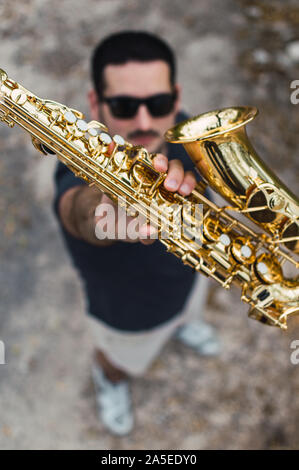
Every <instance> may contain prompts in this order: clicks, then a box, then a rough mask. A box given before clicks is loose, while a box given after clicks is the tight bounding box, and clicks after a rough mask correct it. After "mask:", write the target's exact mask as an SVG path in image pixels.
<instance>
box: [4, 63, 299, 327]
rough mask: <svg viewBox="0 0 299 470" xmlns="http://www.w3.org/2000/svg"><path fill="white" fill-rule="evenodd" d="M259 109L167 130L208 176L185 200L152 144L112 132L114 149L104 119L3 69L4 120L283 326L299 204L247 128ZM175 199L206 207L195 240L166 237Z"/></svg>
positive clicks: (290, 310)
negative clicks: (207, 192)
mask: <svg viewBox="0 0 299 470" xmlns="http://www.w3.org/2000/svg"><path fill="white" fill-rule="evenodd" d="M256 114H257V109H256V108H253V107H232V108H225V109H221V110H216V111H212V112H209V113H205V114H202V115H199V116H196V117H194V118H191V119H188V120H186V121H184V122H182V123H180V124H178V125H177V126H175V127H174V128H172V129H169V130H168V131H167V132H166V134H165V138H166V140H167V141H168V142H176V143H181V144H182V145H184V147H185V149H186V151H187V152H188V154H189V155H190V157H191V159H192V161H193V162H194V165H195V167H196V168H197V170H198V171H199V173H200V175H201V176H202V181H201V182H200V183H198V185H197V187H196V188H195V190H194V191H193V192H192V194H191V195H190V196H188V197H183V196H181V195H179V194H178V193H170V192H168V191H167V190H166V189H165V187H164V186H163V181H164V179H165V177H166V175H165V174H161V173H158V172H157V171H156V170H155V169H154V167H153V165H152V155H150V154H148V152H147V151H146V149H145V148H143V147H140V146H138V147H133V146H132V145H131V144H130V143H129V142H126V141H125V140H124V139H122V138H121V137H120V136H114V137H113V140H114V144H115V147H114V149H113V151H112V153H111V152H109V151H108V146H109V144H110V143H111V141H112V139H111V137H110V136H109V134H108V133H107V132H108V129H107V128H106V127H105V126H104V125H103V124H101V123H99V122H97V121H90V122H89V123H87V122H85V121H84V120H83V118H84V115H83V114H82V113H81V112H79V111H77V110H74V109H70V108H68V107H66V106H65V105H62V104H60V103H56V102H54V101H50V100H46V99H41V98H38V97H37V96H35V95H34V94H33V93H32V92H30V91H28V90H26V89H25V88H24V87H23V86H21V85H20V84H19V83H17V82H15V81H14V80H12V79H10V78H9V77H8V76H7V74H6V73H5V72H4V71H3V70H0V120H1V121H3V122H5V123H7V124H8V126H9V127H13V126H14V125H15V124H17V125H19V126H20V127H22V128H23V129H24V130H25V131H27V132H29V134H30V135H31V139H32V143H33V145H34V147H35V148H36V149H37V150H38V151H39V152H41V153H42V154H56V156H57V157H58V158H59V159H60V160H61V161H62V162H63V163H64V164H65V165H67V166H68V167H69V168H70V170H72V171H73V172H74V174H75V175H76V176H78V177H80V178H83V179H84V180H85V181H86V182H87V183H88V184H91V185H95V186H96V187H97V188H99V189H100V190H102V191H103V192H105V193H106V194H108V195H109V196H110V197H111V198H112V199H113V200H115V201H117V202H118V203H120V204H123V205H124V207H125V209H126V210H127V211H128V212H129V213H130V215H132V214H133V212H134V214H135V215H136V214H138V213H141V214H144V215H145V216H146V219H147V220H148V221H149V222H150V223H153V224H154V225H155V226H156V228H157V231H158V238H159V239H160V241H161V242H162V243H163V244H164V245H165V246H166V248H167V250H168V251H169V252H171V253H173V254H174V255H176V256H178V257H179V258H180V259H181V260H182V262H183V263H185V264H188V265H189V266H191V267H193V268H194V269H195V270H196V271H198V272H201V273H203V274H205V275H206V276H209V277H211V278H213V279H215V280H216V281H217V282H219V283H220V284H221V285H222V286H223V287H224V288H226V289H229V288H230V287H231V286H232V285H233V284H235V285H237V286H238V287H239V288H240V289H241V300H242V301H243V302H245V303H248V305H249V316H250V317H251V318H255V319H256V320H259V321H261V322H263V323H266V324H269V325H276V326H279V327H281V328H283V329H286V328H287V318H288V316H290V315H293V314H295V313H299V277H298V274H293V273H292V274H291V275H290V274H288V275H287V270H286V269H285V268H286V266H288V267H291V268H292V270H293V271H294V272H295V271H296V270H298V267H299V262H298V258H296V256H297V254H298V253H299V202H298V199H297V198H296V197H295V196H294V195H293V194H292V193H291V192H290V191H289V190H288V189H287V188H286V186H285V185H284V184H283V183H282V182H281V181H280V180H279V179H278V178H277V177H276V176H275V175H274V174H273V173H272V172H271V170H270V169H269V168H267V167H266V165H265V164H264V163H263V162H262V161H261V159H260V158H259V157H258V155H257V154H256V152H255V150H254V149H253V147H252V145H251V143H250V142H249V140H248V138H247V136H246V130H245V125H246V124H247V123H249V122H250V121H251V120H252V119H254V117H255V116H256ZM207 185H209V186H210V187H211V188H212V189H213V190H214V191H216V192H218V193H219V194H220V195H221V196H222V197H223V198H224V199H225V200H226V201H228V203H229V205H228V206H224V207H218V206H217V205H215V204H214V203H213V202H211V201H210V200H208V199H207V198H206V197H205V196H204V189H205V187H206V186H207ZM173 202H175V203H176V204H177V205H179V206H182V207H183V206H184V208H185V206H186V205H187V207H190V204H202V205H203V217H202V218H201V220H200V227H199V221H198V220H195V221H194V220H193V222H195V223H194V224H193V225H192V227H193V232H192V230H191V232H192V233H191V236H190V233H189V234H188V236H187V235H186V234H185V235H182V236H181V237H180V238H177V237H175V236H174V235H173V233H175V230H172V232H171V233H170V231H169V233H168V236H167V237H165V236H164V237H162V223H161V221H163V217H164V216H165V214H168V218H169V216H170V220H171V223H172V229H174V228H175V227H174V226H175V223H176V221H175V218H174V215H171V210H172V209H171V205H172V204H173ZM183 210H184V209H183ZM132 211H133V212H132ZM188 214H189V218H191V219H194V215H192V212H190V211H189V212H188ZM171 217H172V218H171ZM242 218H243V219H244V221H243V220H242ZM240 219H241V220H240ZM249 221H250V222H249ZM253 227H254V228H253ZM163 230H164V231H165V226H164V227H163ZM194 232H195V233H194ZM296 259H297V261H296ZM297 272H298V271H297Z"/></svg>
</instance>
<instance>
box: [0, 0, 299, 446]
mask: <svg viewBox="0 0 299 470" xmlns="http://www.w3.org/2000/svg"><path fill="white" fill-rule="evenodd" d="M0 19H1V21H0V40H1V42H0V50H1V56H0V57H1V59H0V61H1V62H0V67H2V68H4V69H5V70H6V71H7V72H8V73H9V74H10V75H11V76H12V77H13V78H15V79H16V80H18V81H20V82H22V84H23V85H24V86H26V87H27V88H29V89H30V90H32V91H34V92H35V93H36V94H37V95H40V96H43V97H47V98H49V99H54V100H56V101H60V102H63V103H66V104H69V105H70V106H72V107H77V108H78V109H81V110H83V111H84V110H86V100H85V94H86V91H87V90H88V86H89V83H88V66H89V57H90V52H91V48H92V47H93V45H94V44H95V43H96V42H97V41H98V40H99V39H100V38H102V37H104V36H105V35H106V34H109V33H111V32H114V31H118V30H123V29H131V28H133V29H146V30H148V31H153V32H157V33H159V34H162V36H163V37H164V38H165V39H167V40H168V41H169V42H170V43H171V44H172V46H173V47H174V49H175V51H176V52H177V55H178V66H179V79H180V82H181V83H182V84H183V87H184V102H185V108H186V109H187V110H188V111H189V112H191V113H194V114H198V113H200V112H204V111H206V110H209V109H213V108H218V107H222V106H226V105H232V104H250V105H256V106H257V107H258V108H259V109H260V116H259V118H258V119H256V120H255V122H254V123H252V124H251V125H250V126H249V127H250V129H249V133H250V135H251V140H252V141H253V142H254V144H255V147H256V148H257V149H258V151H259V154H260V155H261V156H262V158H263V159H264V160H265V161H266V162H267V164H268V165H269V166H270V167H271V168H273V170H274V171H275V172H276V173H277V174H278V175H279V176H280V177H281V178H282V179H283V180H284V181H285V182H286V183H287V184H288V186H289V187H290V188H291V189H292V190H293V191H296V190H298V180H299V179H298V153H299V140H298V132H299V104H298V105H297V106H296V105H294V104H292V103H291V101H290V95H291V91H292V90H291V88H290V84H291V82H292V81H293V80H296V79H299V35H298V27H299V7H298V2H296V1H295V0H294V1H291V0H284V1H283V2H282V1H278V0H264V1H263V2H260V1H257V0H250V1H249V0H239V1H233V0H222V1H217V0H189V1H188V2H181V1H178V0H171V1H170V0H165V1H157V0H152V1H151V2H150V3H149V2H147V1H145V0H139V1H138V0H128V1H121V0H109V1H108V0H86V1H85V2H84V3H82V2H80V1H78V0H72V1H71V0H59V1H58V0H52V1H46V0H23V1H20V0H9V1H6V0H3V1H1V3H0ZM0 150H1V159H0V197H1V199H0V219H1V226H0V254H1V270H0V296H1V304H0V312H1V316H0V318H1V322H0V340H2V341H3V342H4V344H5V350H6V351H5V352H6V364H5V365H0V447H1V448H2V449H41V448H43V449H91V448H97V449H216V448H222V449H245V448H257V449H277V448H290V449H294V448H298V445H299V437H298V436H299V424H298V423H299V393H298V392H299V365H292V364H291V362H290V353H291V351H292V350H291V349H290V343H291V341H292V340H294V339H299V324H298V321H296V320H295V319H294V320H292V321H291V322H290V327H289V330H288V332H287V333H283V332H282V331H279V330H278V329H273V328H267V327H265V326H263V325H260V324H258V323H256V322H254V321H252V320H248V319H247V316H246V307H245V306H244V305H241V303H240V301H239V294H238V292H237V291H233V292H231V293H229V292H226V291H224V290H222V289H221V288H219V287H217V286H215V285H214V284H212V288H211V293H210V300H209V304H208V306H207V309H206V313H205V317H206V318H207V319H208V320H209V321H210V322H211V323H212V324H213V325H215V327H216V328H217V330H218V332H219V336H220V337H221V340H222V343H223V350H222V353H221V355H220V356H219V357H217V358H203V357H198V355H197V354H196V353H195V352H193V351H190V350H189V349H188V348H186V347H184V346H182V345H181V344H178V343H177V342H175V341H174V340H173V341H171V342H170V343H169V344H168V345H167V346H166V348H165V349H164V350H163V353H162V354H161V356H160V357H159V358H158V359H157V361H156V362H155V363H154V364H153V366H152V368H151V369H150V370H149V371H148V373H147V374H146V375H145V376H144V377H143V378H140V379H137V380H135V381H134V382H133V384H132V388H133V398H134V403H135V409H136V428H135V430H134V431H133V433H132V434H131V435H130V436H128V437H124V438H114V437H111V436H110V435H109V434H107V432H105V430H104V428H103V427H102V425H101V424H100V423H99V422H98V420H97V416H96V407H95V399H94V395H93V390H92V386H91V379H90V364H91V355H90V353H91V349H92V342H91V335H90V332H89V331H88V330H87V326H86V324H85V318H84V315H83V311H84V299H83V295H82V290H81V285H80V280H79V279H78V277H77V275H76V273H75V272H74V271H73V269H72V267H71V264H70V261H69V258H68V256H67V254H66V252H65V250H64V246H63V243H62V240H61V238H60V234H59V230H58V226H57V223H56V220H55V219H54V216H53V213H52V208H51V204H52V199H53V180H52V174H53V170H54V165H55V159H54V158H53V159H52V158H40V157H39V155H37V154H36V153H35V151H34V150H33V147H32V146H31V143H30V140H29V138H28V136H27V135H24V133H22V132H21V130H20V129H13V130H10V129H8V127H6V126H4V125H3V124H2V125H0ZM297 192H298V191H297Z"/></svg>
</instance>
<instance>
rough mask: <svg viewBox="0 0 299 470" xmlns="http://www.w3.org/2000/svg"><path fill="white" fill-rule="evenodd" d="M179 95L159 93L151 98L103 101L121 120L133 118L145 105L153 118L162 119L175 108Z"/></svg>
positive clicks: (121, 98)
mask: <svg viewBox="0 0 299 470" xmlns="http://www.w3.org/2000/svg"><path fill="white" fill-rule="evenodd" d="M176 97H177V94H176V92H175V91H174V92H173V93H159V94H158V95H153V96H150V97H149V98H135V97H134V96H112V97H111V98H109V97H103V98H102V101H104V102H105V103H107V104H108V106H109V108H110V111H111V114H113V116H114V117H116V118H120V119H130V118H133V117H134V116H135V115H136V113H137V111H138V108H139V106H140V105H141V104H145V105H146V107H147V109H148V110H149V112H150V114H151V115H152V116H153V117H161V116H166V115H167V114H169V113H170V112H171V111H172V110H173V107H174V103H175V100H176Z"/></svg>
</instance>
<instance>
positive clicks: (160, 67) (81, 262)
mask: <svg viewBox="0 0 299 470" xmlns="http://www.w3.org/2000/svg"><path fill="white" fill-rule="evenodd" d="M92 80H93V86H94V88H93V89H92V90H91V91H90V92H89V94H88V100H89V106H90V114H91V117H92V118H93V119H95V120H98V121H100V122H102V123H104V124H106V125H107V127H108V129H109V133H110V135H111V136H113V135H114V134H119V135H121V136H122V137H124V138H125V139H126V140H128V141H129V142H131V143H132V144H134V145H142V146H144V147H145V148H146V149H147V150H148V151H149V152H150V153H158V154H157V156H156V157H155V158H154V160H153V164H154V167H155V169H156V170H157V171H161V172H167V173H168V174H167V177H166V179H165V181H164V183H163V184H164V186H165V188H166V189H168V190H169V191H178V192H179V193H180V194H181V195H183V196H185V195H188V194H190V193H191V192H192V190H193V189H194V187H195V185H196V178H195V175H194V173H193V172H192V169H193V164H192V162H191V160H190V158H189V157H188V156H187V154H186V153H185V151H184V149H183V147H182V146H180V145H170V144H166V143H165V141H164V139H163V134H164V132H165V131H166V130H167V129H168V128H169V127H171V126H173V125H174V124H175V121H180V120H182V119H184V118H186V117H187V116H185V115H184V114H183V113H181V112H179V110H180V88H179V86H178V85H177V84H176V82H175V61H174V56H173V53H172V51H171V50H170V49H169V47H168V46H167V45H166V44H165V43H164V42H163V41H161V40H160V39H159V38H157V37H156V36H153V35H151V34H148V33H143V32H123V33H119V34H115V35H113V36H110V37H108V38H107V39H105V40H104V41H103V42H102V43H100V44H99V45H98V47H97V48H96V49H95V52H94V55H93V58H92ZM166 155H167V156H169V157H170V160H168V158H167V157H166ZM184 167H185V169H184ZM56 185H57V194H56V199H55V210H56V213H57V215H58V216H59V220H60V222H61V226H62V231H63V235H64V238H65V241H66V244H67V247H68V249H69V251H70V253H71V256H72V258H73V261H74V264H75V266H76V267H77V269H78V270H79V272H80V274H81V277H82V279H83V282H84V285H85V289H86V294H87V299H88V312H89V315H88V318H89V322H90V324H91V326H92V329H93V332H94V334H95V337H96V343H97V347H96V351H95V357H94V365H93V379H94V383H95V387H96V392H97V401H98V405H99V412H100V417H101V419H102V421H103V422H104V424H105V426H106V427H107V428H108V429H109V430H110V431H111V432H113V433H114V434H118V435H123V434H126V433H128V432H129V431H130V430H131V429H132V426H133V415H132V409H131V400H130V393H129V387H128V377H129V376H134V375H140V374H142V373H144V371H145V370H147V368H148V367H149V365H150V364H151V362H152V361H153V359H154V358H155V357H156V355H157V354H158V352H159V351H160V350H161V348H162V346H163V345H164V344H165V342H166V341H167V340H168V339H169V338H170V337H171V335H173V334H174V332H175V331H176V330H177V329H178V327H179V326H182V325H183V323H186V321H190V320H191V317H190V309H189V313H188V311H187V312H186V301H187V299H188V296H189V295H190V292H191V289H192V288H195V280H196V278H197V275H195V274H194V271H193V270H192V269H191V268H189V267H187V266H184V265H183V263H182V262H181V261H180V260H179V259H177V258H176V257H175V256H173V255H170V254H168V253H167V252H166V250H165V248H164V246H163V245H162V244H161V243H160V242H159V241H155V242H154V243H153V240H151V239H149V236H148V235H149V232H148V229H149V228H148V227H147V226H144V227H141V229H140V232H139V235H140V236H139V240H135V241H134V243H132V240H130V239H129V238H128V237H127V238H125V239H121V240H109V239H102V237H101V239H99V238H97V236H96V234H95V226H96V224H97V222H98V221H99V220H101V217H102V216H103V213H104V211H102V210H101V209H102V208H103V207H104V208H105V207H107V204H108V205H109V204H110V205H113V206H114V204H113V203H112V201H111V200H110V199H109V198H108V196H106V195H104V194H102V193H101V192H100V191H99V190H97V189H94V188H92V187H88V186H87V185H86V184H85V183H84V181H82V180H80V179H78V178H76V177H74V176H73V174H72V173H71V172H70V171H69V170H68V169H67V168H66V167H65V166H64V165H62V164H61V163H59V164H58V167H57V171H56ZM95 210H96V214H97V215H96V216H95ZM101 214H102V215H101ZM120 223H122V221H121V220H116V226H117V225H118V224H120ZM116 233H117V230H116ZM198 278H200V286H199V292H197V295H198V296H199V298H198V297H197V298H196V299H195V302H197V303H196V305H195V308H196V310H199V309H200V308H201V307H202V305H203V303H204V298H205V295H206V291H207V286H206V279H205V278H204V277H203V276H198ZM189 299H190V298H189ZM193 301H194V299H193ZM187 310H188V309H187ZM191 310H192V309H191ZM198 313H200V312H198ZM178 335H179V337H180V339H181V340H182V341H183V342H185V343H186V344H189V345H191V346H193V347H195V348H197V350H198V351H199V352H201V353H203V354H215V353H217V351H218V343H217V340H216V338H215V337H214V335H213V331H212V329H211V327H209V326H208V325H206V324H205V323H204V322H202V321H201V322H199V321H197V322H193V323H192V324H190V325H187V326H185V327H184V328H181V329H180V330H179V333H178Z"/></svg>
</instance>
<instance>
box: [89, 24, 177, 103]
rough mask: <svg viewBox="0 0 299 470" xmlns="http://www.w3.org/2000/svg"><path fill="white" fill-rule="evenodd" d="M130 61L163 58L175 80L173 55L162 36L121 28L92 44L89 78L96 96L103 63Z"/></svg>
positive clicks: (101, 82)
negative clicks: (119, 30) (120, 30)
mask: <svg viewBox="0 0 299 470" xmlns="http://www.w3.org/2000/svg"><path fill="white" fill-rule="evenodd" d="M130 60H132V61H138V62H149V61H151V60H163V61H165V62H166V63H167V64H168V65H169V69H170V83H171V85H174V81H175V57H174V54H173V52H172V50H171V49H170V47H169V46H168V44H166V42H164V40H162V39H160V38H158V37H157V36H154V35H153V34H150V33H147V32H143V31H123V32H121V33H116V34H112V35H111V36H108V37H107V38H105V39H104V40H103V41H101V42H100V43H99V44H98V45H97V46H96V48H95V50H94V52H93V55H92V59H91V79H92V82H93V85H94V88H95V90H96V92H97V94H98V97H99V99H101V98H102V96H103V90H104V88H105V82H104V73H103V72H104V67H105V66H106V65H109V64H115V65H116V64H125V63H127V62H129V61H130Z"/></svg>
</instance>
